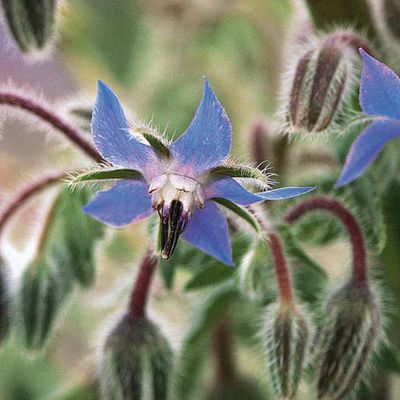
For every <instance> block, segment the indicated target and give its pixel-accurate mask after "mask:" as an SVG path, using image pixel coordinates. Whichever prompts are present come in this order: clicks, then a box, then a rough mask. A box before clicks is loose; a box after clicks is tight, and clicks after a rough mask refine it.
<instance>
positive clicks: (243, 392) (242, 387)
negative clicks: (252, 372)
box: [205, 377, 265, 400]
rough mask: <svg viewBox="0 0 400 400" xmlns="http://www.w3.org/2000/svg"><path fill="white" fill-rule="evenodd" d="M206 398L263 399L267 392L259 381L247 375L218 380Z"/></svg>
mask: <svg viewBox="0 0 400 400" xmlns="http://www.w3.org/2000/svg"><path fill="white" fill-rule="evenodd" d="M205 399H206V400H225V399H229V400H244V399H246V400H263V399H265V394H264V393H263V392H262V391H261V390H260V388H259V386H258V385H257V382H254V381H253V380H251V379H248V378H245V377H235V378H234V379H233V380H232V381H231V382H216V383H214V385H213V386H212V387H211V388H210V389H209V390H208V393H207V394H206V396H205Z"/></svg>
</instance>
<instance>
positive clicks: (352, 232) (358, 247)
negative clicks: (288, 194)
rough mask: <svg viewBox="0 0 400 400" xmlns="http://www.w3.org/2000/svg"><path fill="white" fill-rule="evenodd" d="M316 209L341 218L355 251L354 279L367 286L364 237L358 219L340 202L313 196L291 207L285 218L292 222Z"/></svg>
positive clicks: (353, 251)
mask: <svg viewBox="0 0 400 400" xmlns="http://www.w3.org/2000/svg"><path fill="white" fill-rule="evenodd" d="M316 210H325V211H329V212H331V213H332V214H334V215H335V216H336V217H337V218H338V219H340V221H341V222H342V224H343V225H344V227H345V228H346V231H347V233H348V235H349V238H350V242H351V246H352V253H353V254H352V256H353V279H354V281H355V282H356V283H357V284H358V285H360V286H365V285H366V284H367V280H368V271H367V255H366V251H365V245H364V238H363V235H362V232H361V229H360V226H359V224H358V222H357V220H356V219H355V218H354V216H353V214H352V213H351V212H350V211H349V210H347V209H346V208H345V207H344V206H343V205H342V204H341V203H340V202H338V201H337V200H335V199H332V198H330V197H323V196H321V197H313V198H310V199H307V200H304V201H302V202H301V203H299V204H297V205H296V206H294V207H293V208H292V209H290V210H289V212H288V213H287V214H286V216H285V220H286V222H287V223H289V224H292V223H294V222H296V221H297V220H298V219H299V218H301V217H302V216H303V215H305V214H306V213H308V212H309V211H316Z"/></svg>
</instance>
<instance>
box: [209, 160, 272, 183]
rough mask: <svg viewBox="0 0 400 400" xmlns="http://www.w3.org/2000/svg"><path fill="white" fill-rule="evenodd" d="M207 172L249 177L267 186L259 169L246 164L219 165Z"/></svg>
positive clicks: (216, 174)
mask: <svg viewBox="0 0 400 400" xmlns="http://www.w3.org/2000/svg"><path fill="white" fill-rule="evenodd" d="M209 174H210V175H211V176H212V175H215V176H230V177H232V178H249V179H254V180H256V181H259V182H260V183H261V184H262V185H265V186H268V185H269V183H270V182H269V180H268V176H266V175H265V174H264V173H263V172H262V171H261V170H259V169H258V168H253V167H250V166H248V165H220V166H218V167H215V168H212V169H211V170H210V171H209Z"/></svg>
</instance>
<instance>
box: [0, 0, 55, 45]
mask: <svg viewBox="0 0 400 400" xmlns="http://www.w3.org/2000/svg"><path fill="white" fill-rule="evenodd" d="M2 4H3V8H4V14H5V17H6V20H7V23H8V26H9V28H10V31H11V34H12V35H13V37H14V39H15V41H16V43H17V44H18V46H19V48H20V49H21V50H22V51H23V52H24V53H31V52H33V51H37V50H42V49H44V48H45V47H46V45H47V44H49V43H50V41H51V39H52V38H53V36H54V25H55V14H56V8H57V1H56V0H30V1H26V0H2Z"/></svg>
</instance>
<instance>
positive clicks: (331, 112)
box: [282, 30, 370, 133]
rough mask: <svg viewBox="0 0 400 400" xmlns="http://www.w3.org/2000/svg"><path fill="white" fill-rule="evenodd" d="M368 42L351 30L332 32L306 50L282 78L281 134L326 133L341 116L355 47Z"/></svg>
mask: <svg viewBox="0 0 400 400" xmlns="http://www.w3.org/2000/svg"><path fill="white" fill-rule="evenodd" d="M359 47H363V48H365V49H368V51H370V46H369V45H368V43H367V42H366V41H365V40H364V39H363V38H362V37H361V36H360V35H358V34H356V33H354V32H352V31H343V30H339V31H335V32H332V33H330V34H329V35H328V36H326V37H322V38H318V39H317V40H316V43H314V44H311V45H310V46H308V48H307V47H306V48H305V50H304V51H303V52H302V53H301V55H300V56H299V58H298V60H297V62H296V63H295V64H294V67H293V68H292V70H291V71H289V77H285V82H283V87H284V88H285V87H286V85H287V82H286V81H287V80H289V82H290V85H291V86H290V89H289V90H288V91H286V90H285V91H284V94H283V103H284V104H285V105H284V109H283V111H282V114H283V118H284V119H285V122H284V127H283V129H284V131H285V132H289V133H299V132H304V133H312V132H322V131H328V130H329V129H330V128H333V127H334V126H335V122H336V121H337V119H338V118H340V116H341V115H342V114H343V111H344V104H345V101H346V99H347V97H348V94H349V93H350V89H351V87H352V81H353V69H354V61H355V59H356V57H358V48H359Z"/></svg>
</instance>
